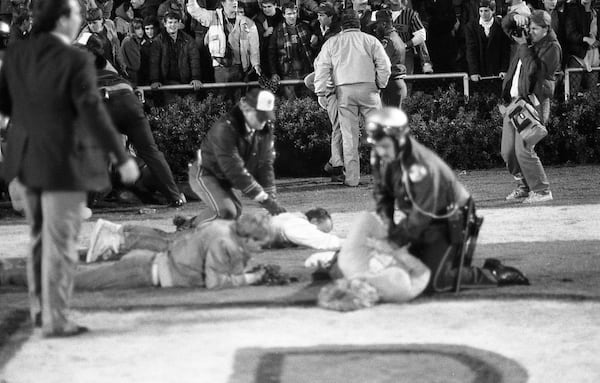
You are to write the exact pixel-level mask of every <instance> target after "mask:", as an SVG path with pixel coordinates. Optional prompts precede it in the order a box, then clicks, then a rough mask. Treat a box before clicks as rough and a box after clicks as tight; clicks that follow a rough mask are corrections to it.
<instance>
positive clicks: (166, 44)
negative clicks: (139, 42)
mask: <svg viewBox="0 0 600 383" xmlns="http://www.w3.org/2000/svg"><path fill="white" fill-rule="evenodd" d="M180 21H181V17H180V15H179V14H178V13H174V12H169V13H167V14H166V15H165V18H164V24H165V31H164V32H162V33H161V34H160V36H159V37H158V41H159V42H160V45H159V47H158V49H154V50H152V52H151V56H150V83H151V84H152V87H153V88H158V87H160V86H161V85H162V84H163V83H164V84H191V85H192V86H193V87H194V90H198V89H200V87H201V86H202V83H201V82H200V78H201V72H200V71H201V69H200V52H199V50H198V46H197V45H196V42H195V41H194V39H193V38H192V37H191V36H190V35H188V34H186V33H185V32H183V31H181V30H179V23H180Z"/></svg>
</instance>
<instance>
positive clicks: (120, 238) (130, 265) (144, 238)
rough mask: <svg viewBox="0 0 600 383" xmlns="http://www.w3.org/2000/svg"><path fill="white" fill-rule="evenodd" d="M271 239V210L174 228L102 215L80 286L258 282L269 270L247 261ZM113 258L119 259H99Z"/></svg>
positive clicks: (210, 285)
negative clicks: (255, 267) (186, 228)
mask: <svg viewBox="0 0 600 383" xmlns="http://www.w3.org/2000/svg"><path fill="white" fill-rule="evenodd" d="M99 221H100V220H99ZM269 239H270V216H268V215H266V214H265V215H262V214H243V215H242V216H240V217H239V218H238V219H237V220H223V219H216V220H214V221H211V222H208V223H206V224H204V225H202V227H201V228H199V229H198V230H190V231H185V232H175V233H167V232H164V231H161V230H159V229H154V228H149V227H144V226H135V225H119V224H115V223H112V222H108V221H101V222H98V224H97V225H96V227H95V229H94V232H93V233H92V242H91V246H90V251H89V252H88V254H87V259H86V260H87V262H88V263H89V264H87V265H84V266H81V267H79V269H78V272H77V276H76V279H75V286H76V288H80V289H87V290H95V289H102V288H134V287H143V286H162V287H171V286H181V287H193V286H197V287H206V288H209V289H215V288H223V287H237V286H244V285H249V284H253V283H258V282H259V281H260V280H261V278H262V274H263V273H264V271H261V270H259V271H256V272H252V273H249V272H246V267H247V265H248V261H249V260H250V257H251V254H252V253H255V252H257V251H259V250H260V249H261V247H262V246H263V245H264V244H265V243H267V242H268V241H269ZM123 253H125V254H124V255H122V256H119V254H123ZM111 259H118V260H117V261H116V262H99V261H102V260H111Z"/></svg>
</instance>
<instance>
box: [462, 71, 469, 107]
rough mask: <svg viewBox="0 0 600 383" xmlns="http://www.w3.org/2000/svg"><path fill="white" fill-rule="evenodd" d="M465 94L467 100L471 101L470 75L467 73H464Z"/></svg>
mask: <svg viewBox="0 0 600 383" xmlns="http://www.w3.org/2000/svg"><path fill="white" fill-rule="evenodd" d="M463 94H464V95H465V98H466V99H467V100H468V99H469V95H470V92H469V75H468V74H467V73H463Z"/></svg>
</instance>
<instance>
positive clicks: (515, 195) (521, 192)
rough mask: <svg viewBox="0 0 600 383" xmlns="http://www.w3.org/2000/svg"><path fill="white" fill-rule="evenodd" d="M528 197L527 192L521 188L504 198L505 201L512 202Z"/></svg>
mask: <svg viewBox="0 0 600 383" xmlns="http://www.w3.org/2000/svg"><path fill="white" fill-rule="evenodd" d="M528 195H529V191H527V190H525V189H523V188H517V189H515V190H513V191H511V192H510V194H509V195H507V196H506V200H507V201H513V200H516V199H520V198H526V197H527V196H528Z"/></svg>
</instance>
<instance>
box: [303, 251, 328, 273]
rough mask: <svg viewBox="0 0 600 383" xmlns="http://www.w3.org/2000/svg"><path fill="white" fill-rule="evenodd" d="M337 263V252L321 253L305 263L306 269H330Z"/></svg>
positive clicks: (315, 254)
mask: <svg viewBox="0 0 600 383" xmlns="http://www.w3.org/2000/svg"><path fill="white" fill-rule="evenodd" d="M334 261H335V251H322V252H320V253H314V254H312V255H311V256H310V257H308V258H306V260H305V261H304V267H306V268H311V267H315V268H319V269H328V268H329V267H331V265H333V262H334Z"/></svg>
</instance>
